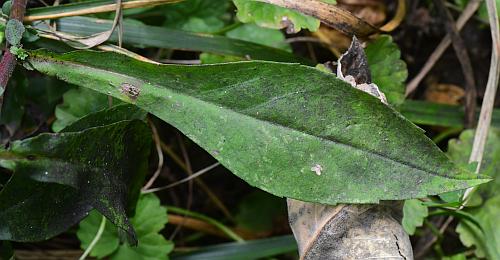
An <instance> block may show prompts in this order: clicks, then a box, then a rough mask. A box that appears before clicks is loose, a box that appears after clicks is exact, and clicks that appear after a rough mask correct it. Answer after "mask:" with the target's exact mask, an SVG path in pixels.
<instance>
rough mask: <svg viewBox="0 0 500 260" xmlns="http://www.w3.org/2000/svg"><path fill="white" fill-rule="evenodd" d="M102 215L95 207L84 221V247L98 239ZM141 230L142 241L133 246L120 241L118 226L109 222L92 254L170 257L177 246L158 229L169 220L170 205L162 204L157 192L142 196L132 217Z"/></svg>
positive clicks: (139, 231) (81, 225)
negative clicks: (166, 206)
mask: <svg viewBox="0 0 500 260" xmlns="http://www.w3.org/2000/svg"><path fill="white" fill-rule="evenodd" d="M101 219H102V215H101V214H99V213H98V212H96V211H93V212H92V213H91V214H90V215H89V216H88V217H87V218H85V219H84V220H82V221H81V222H80V226H79V229H78V232H77V236H78V239H80V241H81V246H82V248H83V249H87V247H88V246H89V244H90V243H91V241H92V240H93V239H94V237H95V234H96V233H97V229H98V228H99V225H100V221H101ZM130 222H131V223H132V226H133V227H134V228H135V230H136V233H137V239H138V241H139V244H138V246H137V247H130V246H129V245H127V244H120V239H119V235H118V233H117V232H116V228H108V227H110V226H111V225H110V223H109V222H108V223H107V224H106V226H105V230H104V232H103V234H102V237H101V239H99V241H98V243H97V244H96V245H95V247H94V248H93V249H92V251H91V252H90V255H91V256H94V257H98V258H103V257H105V256H110V259H117V260H121V259H134V260H135V259H137V260H140V259H167V255H168V253H169V252H170V251H172V249H173V244H172V242H170V241H167V240H166V239H165V238H164V237H163V236H162V235H161V234H159V233H158V232H159V231H161V230H162V229H163V228H164V227H165V224H166V223H167V209H166V208H165V207H163V206H161V205H160V200H159V199H158V197H156V195H154V194H148V195H144V196H141V197H140V199H139V201H138V202H137V207H136V214H135V216H134V217H132V218H131V219H130Z"/></svg>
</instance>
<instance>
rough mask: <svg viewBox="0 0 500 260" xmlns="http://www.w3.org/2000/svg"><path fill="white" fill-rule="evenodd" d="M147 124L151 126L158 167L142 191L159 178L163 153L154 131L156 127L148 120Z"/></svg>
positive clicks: (158, 137)
mask: <svg viewBox="0 0 500 260" xmlns="http://www.w3.org/2000/svg"><path fill="white" fill-rule="evenodd" d="M148 122H149V125H150V126H151V132H152V133H153V141H154V142H155V147H156V153H157V154H158V167H157V168H156V171H155V173H154V174H153V176H152V177H151V179H149V181H148V182H147V183H146V184H145V185H144V187H142V190H143V191H145V190H147V189H148V188H149V187H151V185H153V183H154V182H155V180H156V179H157V178H158V176H160V173H161V170H162V169H163V151H162V150H161V145H160V142H161V141H160V136H159V135H158V130H156V127H155V125H154V124H153V122H152V121H151V120H148Z"/></svg>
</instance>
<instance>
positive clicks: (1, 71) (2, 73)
mask: <svg viewBox="0 0 500 260" xmlns="http://www.w3.org/2000/svg"><path fill="white" fill-rule="evenodd" d="M27 2H28V0H14V1H12V7H11V10H10V16H9V19H10V20H12V19H14V20H18V21H22V20H23V18H24V12H25V11H26V3H27ZM7 47H8V46H7ZM15 67H16V57H15V56H14V55H13V54H12V53H10V51H8V50H5V51H4V54H3V57H2V60H1V61H0V87H1V88H2V89H1V91H0V92H1V93H2V95H0V107H1V106H2V103H3V93H5V88H6V87H7V83H8V82H9V79H10V77H11V76H12V72H14V68H15Z"/></svg>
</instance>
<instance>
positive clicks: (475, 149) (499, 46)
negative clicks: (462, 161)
mask: <svg viewBox="0 0 500 260" xmlns="http://www.w3.org/2000/svg"><path fill="white" fill-rule="evenodd" d="M486 6H487V9H488V19H489V21H490V28H491V39H492V41H493V44H492V54H491V63H490V72H489V76H488V83H486V91H485V93H484V99H483V104H482V105H481V113H480V114H479V123H478V125H477V129H476V133H475V135H474V143H473V144H472V152H471V155H470V158H469V162H477V167H476V173H479V170H480V169H481V161H482V160H483V153H484V147H485V145H486V139H487V137H488V132H489V129H490V124H491V114H492V112H493V107H494V105H495V95H496V92H497V88H498V77H499V74H500V67H499V59H498V58H499V57H498V56H499V55H500V32H499V27H498V13H497V5H496V2H495V0H486ZM472 190H473V189H472V188H469V189H467V190H466V191H465V194H464V201H465V202H467V198H468V197H469V195H470V193H471V192H472Z"/></svg>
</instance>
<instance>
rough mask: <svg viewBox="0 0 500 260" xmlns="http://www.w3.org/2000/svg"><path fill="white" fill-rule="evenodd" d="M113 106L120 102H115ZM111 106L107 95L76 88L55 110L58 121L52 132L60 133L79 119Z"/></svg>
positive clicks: (68, 93)
mask: <svg viewBox="0 0 500 260" xmlns="http://www.w3.org/2000/svg"><path fill="white" fill-rule="evenodd" d="M112 102H113V104H116V103H117V102H118V101H117V100H113V101H112ZM108 106H109V100H108V97H107V96H106V95H103V94H101V93H99V92H96V91H93V90H90V89H87V88H75V89H71V90H69V91H68V92H66V93H64V96H63V103H62V104H59V105H57V107H56V110H55V116H56V120H55V121H54V123H53V124H52V130H53V131H54V132H59V131H61V130H62V129H63V128H65V127H66V126H68V125H70V124H72V123H73V122H75V121H77V120H78V119H80V118H82V117H84V116H86V115H88V114H90V113H93V112H97V111H99V110H102V109H105V108H107V107H108Z"/></svg>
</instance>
